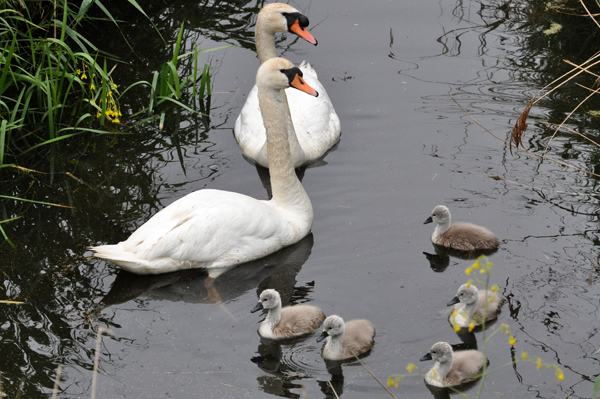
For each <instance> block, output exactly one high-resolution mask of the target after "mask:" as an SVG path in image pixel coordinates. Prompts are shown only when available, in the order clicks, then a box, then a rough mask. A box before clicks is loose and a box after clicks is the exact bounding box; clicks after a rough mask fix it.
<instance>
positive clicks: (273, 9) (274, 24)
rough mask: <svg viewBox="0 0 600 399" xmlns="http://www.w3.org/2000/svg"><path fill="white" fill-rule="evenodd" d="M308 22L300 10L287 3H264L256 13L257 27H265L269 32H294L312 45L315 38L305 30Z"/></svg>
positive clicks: (314, 42) (315, 42)
mask: <svg viewBox="0 0 600 399" xmlns="http://www.w3.org/2000/svg"><path fill="white" fill-rule="evenodd" d="M309 24H310V22H309V21H308V18H307V17H306V16H305V15H304V14H302V13H301V12H300V11H298V10H296V9H295V8H294V7H292V6H291V5H289V4H284V3H272V4H267V5H265V6H264V7H263V8H262V9H261V10H260V12H259V13H258V19H257V21H256V25H257V29H258V26H260V28H261V29H265V30H266V31H267V32H269V33H271V34H275V33H277V32H290V33H295V34H296V35H298V36H300V37H301V38H303V39H304V40H306V41H307V42H309V43H312V44H314V45H316V44H317V41H316V40H315V38H314V37H313V36H312V35H311V34H310V33H309V32H308V30H306V28H307V27H308V25H309Z"/></svg>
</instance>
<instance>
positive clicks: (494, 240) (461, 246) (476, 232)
mask: <svg viewBox="0 0 600 399" xmlns="http://www.w3.org/2000/svg"><path fill="white" fill-rule="evenodd" d="M431 239H432V241H433V243H434V244H437V245H442V246H444V247H449V248H453V249H457V250H459V251H474V250H478V249H493V248H496V247H498V246H499V245H500V240H499V239H498V237H496V235H495V234H494V233H492V232H491V231H489V230H488V229H486V228H485V227H481V226H477V225H474V224H471V223H455V224H452V225H450V228H449V229H448V230H447V231H445V232H444V233H442V234H439V235H437V236H432V238H431Z"/></svg>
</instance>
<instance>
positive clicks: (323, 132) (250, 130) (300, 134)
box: [234, 3, 341, 168]
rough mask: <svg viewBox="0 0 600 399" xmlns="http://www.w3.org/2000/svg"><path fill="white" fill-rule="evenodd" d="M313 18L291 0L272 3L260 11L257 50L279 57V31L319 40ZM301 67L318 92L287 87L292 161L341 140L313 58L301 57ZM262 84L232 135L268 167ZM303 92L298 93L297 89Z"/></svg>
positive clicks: (302, 161)
mask: <svg viewBox="0 0 600 399" xmlns="http://www.w3.org/2000/svg"><path fill="white" fill-rule="evenodd" d="M308 24H309V21H308V18H307V17H306V16H304V15H303V14H302V13H300V12H299V11H298V10H297V9H295V8H294V7H292V6H290V5H289V4H283V3H272V4H267V5H265V6H264V7H263V8H262V9H261V10H260V12H259V14H258V18H257V21H256V28H255V41H256V52H257V54H258V58H259V60H260V62H261V63H264V62H266V61H267V60H269V59H271V58H273V57H276V49H275V34H276V33H278V32H291V33H294V34H296V35H298V36H300V37H302V38H303V39H305V40H306V41H308V42H309V43H312V44H314V45H316V44H317V41H316V39H314V37H313V36H312V35H311V34H310V33H309V32H308V30H307V29H306V28H307V27H308ZM300 70H301V71H302V73H303V74H304V78H305V80H306V82H307V83H308V84H309V85H310V86H311V87H313V88H314V89H316V90H317V91H318V92H319V94H320V95H319V97H318V98H311V97H308V96H303V95H302V94H301V93H297V92H295V91H294V90H286V91H285V94H284V98H285V99H286V101H288V102H289V107H290V109H291V116H292V117H291V119H290V120H289V123H290V125H293V128H294V129H292V127H289V128H288V130H289V131H290V132H291V131H292V130H294V132H295V134H290V135H289V137H288V139H289V142H290V151H291V154H292V162H293V164H294V167H296V168H298V167H300V166H303V165H306V164H308V163H310V162H312V161H315V160H317V159H319V158H321V157H323V156H324V155H325V154H326V153H327V151H328V150H329V149H330V148H331V147H332V146H333V145H334V144H335V143H336V142H337V141H338V140H339V138H340V135H341V126H340V119H339V117H338V116H337V114H336V112H335V109H334V108H333V105H332V104H331V100H330V99H329V96H328V95H327V92H326V91H325V88H324V87H323V85H322V84H321V83H320V82H319V80H318V77H317V73H316V72H315V71H314V69H313V68H312V67H311V66H310V64H308V63H306V62H303V63H302V64H301V65H300ZM257 92H258V89H257V87H256V86H254V87H253V88H252V90H251V91H250V93H249V94H248V98H247V99H246V103H245V104H244V107H243V108H242V111H241V113H240V115H239V116H238V118H237V120H236V123H235V127H234V136H235V138H236V140H237V141H238V144H239V145H240V147H241V148H242V151H243V152H244V155H245V156H246V157H247V158H249V159H251V160H252V161H253V162H255V163H257V164H259V165H261V166H263V167H266V168H268V167H269V159H268V145H267V142H266V137H265V130H264V127H263V123H262V121H261V113H260V111H259V104H258V98H257ZM299 94H300V95H299Z"/></svg>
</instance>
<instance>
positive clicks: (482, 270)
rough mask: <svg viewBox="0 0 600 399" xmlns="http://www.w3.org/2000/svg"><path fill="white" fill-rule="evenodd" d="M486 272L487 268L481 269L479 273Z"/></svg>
mask: <svg viewBox="0 0 600 399" xmlns="http://www.w3.org/2000/svg"><path fill="white" fill-rule="evenodd" d="M485 272H487V270H485V269H481V270H480V271H479V273H481V274H484V273H485Z"/></svg>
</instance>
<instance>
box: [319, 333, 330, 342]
mask: <svg viewBox="0 0 600 399" xmlns="http://www.w3.org/2000/svg"><path fill="white" fill-rule="evenodd" d="M328 336H329V334H327V331H323V332H322V333H321V335H319V337H318V338H317V342H321V341H323V340H324V339H325V338H327V337H328Z"/></svg>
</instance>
